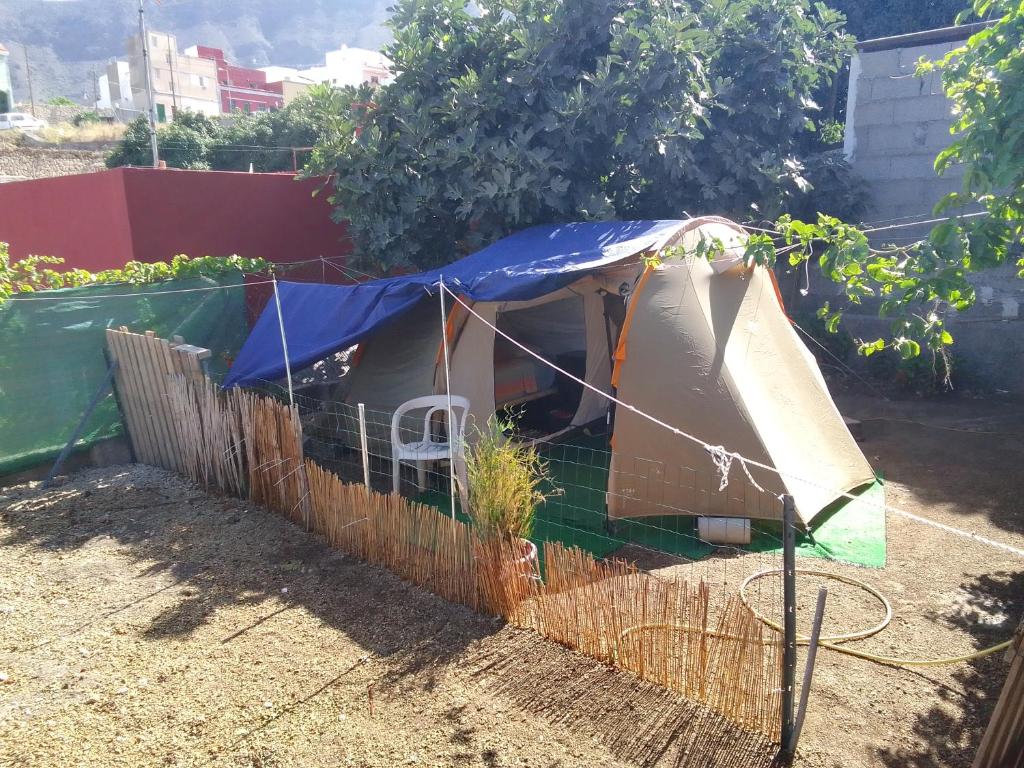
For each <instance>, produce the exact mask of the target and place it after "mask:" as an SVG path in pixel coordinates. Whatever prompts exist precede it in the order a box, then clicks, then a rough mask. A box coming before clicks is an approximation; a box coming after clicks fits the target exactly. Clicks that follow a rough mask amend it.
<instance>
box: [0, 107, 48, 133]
mask: <svg viewBox="0 0 1024 768" xmlns="http://www.w3.org/2000/svg"><path fill="white" fill-rule="evenodd" d="M47 125H48V123H47V122H46V121H45V120H40V119H39V118H37V117H32V115H29V114H26V113H25V112H5V113H4V114H2V115H0V131H10V130H13V129H15V128H18V129H20V130H23V131H37V130H39V129H40V128H45V127H46V126H47Z"/></svg>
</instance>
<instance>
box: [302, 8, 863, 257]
mask: <svg viewBox="0 0 1024 768" xmlns="http://www.w3.org/2000/svg"><path fill="white" fill-rule="evenodd" d="M841 21H842V18H841V16H840V15H839V14H837V13H835V12H832V11H830V10H828V9H827V8H825V7H824V6H822V5H820V4H816V5H814V6H813V7H812V6H811V5H810V4H809V3H808V2H807V1H806V0H692V3H691V4H686V3H682V4H681V3H662V2H658V1H657V0H611V1H610V2H609V0H576V1H575V2H567V3H558V4H544V3H537V2H535V1H534V0H486V1H485V2H478V3H476V4H475V6H473V9H471V8H470V7H469V6H467V5H466V3H465V2H463V0H429V1H424V0H401V1H400V2H399V3H398V5H397V7H396V8H395V11H394V15H393V17H392V19H391V22H390V24H391V28H392V30H393V32H394V37H395V40H394V42H393V44H392V45H391V46H390V47H389V48H388V49H387V51H386V52H387V54H388V56H389V57H390V58H391V59H392V60H393V61H394V63H395V71H396V77H395V80H394V82H393V83H392V84H391V85H388V86H386V87H384V88H382V89H380V90H379V91H377V92H376V93H374V94H372V98H367V100H365V101H364V100H362V99H359V98H355V97H354V96H353V97H352V98H351V107H352V109H351V112H350V114H349V115H348V118H347V119H348V121H349V122H350V123H351V124H352V125H353V127H354V129H353V130H352V131H350V132H349V133H345V132H343V131H335V132H334V134H333V136H334V140H335V145H334V146H332V147H329V148H327V147H323V146H321V147H318V158H319V159H320V160H321V161H323V162H325V163H329V164H330V165H332V166H333V167H334V169H335V170H336V177H335V189H334V194H333V197H332V200H333V202H334V204H335V205H336V207H337V208H336V210H337V214H338V216H340V217H344V218H347V219H348V220H349V221H350V226H351V229H350V231H351V232H352V234H353V235H354V237H355V238H356V240H357V242H358V243H359V246H360V254H361V256H362V257H363V259H364V260H365V261H367V262H368V263H370V264H372V265H374V266H376V267H378V268H381V269H388V268H394V267H418V268H423V267H430V266H434V265H437V264H443V263H445V262H448V261H451V260H453V259H455V258H457V257H458V256H460V255H462V254H464V253H466V252H468V251H471V250H473V249H475V248H477V247H479V246H481V245H483V244H486V243H488V242H491V241H493V240H495V239H497V238H499V237H501V236H503V235H505V234H507V233H508V232H510V231H512V230H515V229H520V228H523V227H526V226H529V225H532V224H538V223H544V222H553V221H565V220H574V219H595V218H613V217H620V218H637V217H666V216H672V217H678V216H681V215H682V214H683V212H684V211H690V212H694V213H696V212H705V211H713V212H715V213H723V214H733V215H738V216H749V215H750V214H751V213H754V212H760V215H773V216H774V215H777V214H778V213H780V212H781V211H785V210H788V209H789V208H790V206H791V205H796V204H797V203H798V202H803V201H805V195H806V194H807V192H808V191H809V189H810V185H809V183H808V181H807V179H806V178H805V177H804V176H803V174H802V171H803V168H804V158H805V157H807V156H809V155H811V154H812V153H814V152H815V151H816V150H817V149H818V147H816V146H815V141H814V140H813V138H811V139H809V138H808V137H809V135H810V134H811V132H812V131H813V130H814V128H815V117H816V114H817V111H818V108H817V105H816V104H815V102H814V95H815V93H816V92H817V91H818V90H819V89H820V88H821V87H822V86H823V85H825V84H826V83H827V81H828V79H829V78H830V76H831V75H832V74H833V73H834V72H835V71H836V68H837V67H838V65H839V63H840V60H841V58H842V56H843V55H844V54H845V53H846V52H847V51H848V50H849V46H850V41H849V39H848V38H847V37H846V36H845V35H844V33H843V32H842V29H841ZM350 95H351V94H350ZM342 122H344V120H342ZM840 165H841V164H840ZM836 213H840V211H836ZM842 213H847V211H842Z"/></svg>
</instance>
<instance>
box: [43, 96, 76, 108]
mask: <svg viewBox="0 0 1024 768" xmlns="http://www.w3.org/2000/svg"><path fill="white" fill-rule="evenodd" d="M46 103H47V104H49V105H50V106H51V107H76V106H78V105H77V104H75V102H73V101H72V100H71V99H69V98H68V97H67V96H55V97H54V98H52V99H50V100H49V101H47V102H46Z"/></svg>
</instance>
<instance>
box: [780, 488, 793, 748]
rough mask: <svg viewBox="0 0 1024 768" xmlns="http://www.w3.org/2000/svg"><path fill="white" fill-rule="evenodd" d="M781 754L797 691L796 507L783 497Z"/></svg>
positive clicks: (788, 735)
mask: <svg viewBox="0 0 1024 768" xmlns="http://www.w3.org/2000/svg"><path fill="white" fill-rule="evenodd" d="M782 604H783V615H782V629H783V633H782V635H783V643H784V645H783V648H782V751H783V752H784V753H786V754H792V750H791V746H792V744H793V743H794V742H793V731H794V729H793V698H794V694H795V692H796V690H795V689H796V507H795V505H794V504H793V497H792V496H790V495H788V494H787V495H785V496H783V497H782Z"/></svg>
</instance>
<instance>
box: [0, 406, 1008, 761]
mask: <svg viewBox="0 0 1024 768" xmlns="http://www.w3.org/2000/svg"><path fill="white" fill-rule="evenodd" d="M841 405H842V407H843V410H844V412H846V413H847V414H848V415H852V416H855V417H859V418H862V419H865V432H866V437H867V440H866V441H865V442H864V443H863V448H864V450H865V452H866V454H867V455H868V458H869V459H870V460H871V462H872V463H873V465H874V466H875V467H876V468H877V469H879V470H881V471H882V472H883V473H884V474H885V476H886V477H887V478H888V480H889V484H888V488H887V495H888V501H889V502H890V503H891V504H892V505H894V506H896V507H899V508H901V509H904V510H906V511H908V512H913V513H916V514H920V515H926V516H928V517H930V518H933V519H936V520H939V521H942V522H945V523H947V524H950V525H955V526H957V527H960V528H964V529H967V530H970V531H974V532H976V533H978V534H980V535H983V536H988V537H990V538H993V539H998V540H1000V541H1003V542H1006V543H1007V544H1011V545H1013V546H1017V547H1024V508H1022V505H1021V502H1020V499H1021V498H1022V491H1024V488H1022V486H1024V473H1021V472H1020V471H1019V470H1018V465H1019V463H1020V459H1021V456H1022V454H1024V437H1022V435H1024V408H1022V407H1021V406H1020V405H1019V404H1015V403H1009V402H1002V401H993V400H988V401H970V400H964V401H951V402H944V403H914V404H912V405H907V404H900V403H891V402H887V401H879V400H877V399H866V398H863V399H853V398H846V399H845V400H844V402H842V403H841ZM882 418H884V419H886V420H881V419H882ZM868 419H871V420H868ZM888 544H889V553H888V554H889V561H888V564H887V566H886V567H885V568H884V569H881V570H868V569H857V568H851V567H849V566H842V565H839V564H834V563H823V562H822V561H818V560H815V561H810V560H801V562H800V563H799V565H801V566H808V567H822V568H824V569H826V570H829V571H831V572H836V573H841V574H844V575H848V576H854V577H857V578H862V579H864V580H866V581H869V582H870V583H871V584H873V585H874V586H875V587H877V588H879V589H880V590H881V591H882V592H883V593H884V594H886V595H887V596H888V597H889V599H890V600H891V601H892V604H893V608H894V612H895V618H894V620H893V622H892V624H891V626H890V627H889V628H888V629H887V630H885V631H884V632H882V633H881V634H880V635H878V636H876V637H874V638H871V639H870V640H867V641H862V642H858V643H856V644H855V645H856V647H858V648H862V649H865V650H868V651H871V652H874V653H882V654H887V655H896V656H920V657H935V656H944V655H955V654H960V653H966V652H970V651H973V650H975V649H978V648H982V647H985V646H988V645H991V644H993V643H995V642H997V641H999V640H1002V639H1005V638H1006V637H1008V636H1009V635H1010V633H1011V632H1012V628H1013V627H1014V626H1015V624H1016V621H1017V620H1018V619H1019V617H1020V615H1021V613H1022V611H1024V560H1021V559H1018V558H1015V557H1014V556H1013V555H1010V554H1007V553H1003V552H1000V551H998V550H994V549H991V548H989V547H985V546H983V545H980V544H978V543H975V542H972V541H969V540H965V539H962V538H958V537H954V536H951V535H950V534H948V533H944V532H941V531H938V530H936V529H934V528H930V527H927V526H924V525H922V524H920V523H917V522H912V521H909V520H906V519H904V518H901V517H899V516H896V515H890V516H889V519H888ZM624 554H630V555H632V556H634V557H636V559H637V560H638V561H640V562H641V563H642V564H644V565H646V566H648V567H651V568H652V569H665V570H666V571H672V570H677V571H678V570H685V569H689V570H691V571H694V570H698V571H699V572H700V573H701V574H702V575H706V576H708V577H710V578H715V579H719V578H720V579H721V580H722V581H723V582H725V584H726V586H729V588H731V587H732V585H735V584H737V583H738V581H739V580H741V579H742V577H743V576H744V575H746V574H748V573H751V572H753V571H755V570H758V569H760V568H764V567H768V566H773V565H775V563H774V562H773V561H772V558H771V557H770V556H765V555H750V556H742V557H733V558H721V559H718V560H715V561H714V562H711V563H701V564H698V565H696V566H692V565H691V566H683V565H679V564H678V563H677V562H671V561H667V560H659V559H658V558H657V557H655V556H653V555H652V554H651V553H650V552H644V551H635V552H625V553H624ZM817 583H818V581H817V579H815V578H812V577H806V578H802V579H801V581H800V595H801V600H802V605H801V608H802V610H801V613H802V615H804V616H806V615H807V614H809V613H810V610H809V608H810V604H811V600H812V599H813V594H814V592H815V591H816V586H817ZM829 587H830V590H831V592H830V597H829V609H828V613H827V626H826V629H829V628H831V629H838V628H842V629H844V630H850V629H858V628H861V627H864V626H866V625H867V624H868V623H873V622H874V621H875V620H877V618H878V617H879V611H878V608H877V606H876V605H874V604H872V603H871V601H870V600H868V599H866V598H865V597H864V596H863V595H862V594H860V593H858V592H857V591H856V590H855V589H853V588H852V587H850V588H848V587H846V586H844V585H840V584H836V583H830V584H829ZM768 591H769V590H768V589H767V588H766V593H767V592H768ZM1005 670H1006V667H1005V665H1004V662H1003V661H1002V659H1001V657H999V656H993V657H989V658H986V659H983V660H979V661H974V662H971V663H967V664H958V665H955V666H951V667H928V668H922V669H919V670H916V671H910V670H905V669H894V668H890V667H884V666H880V665H877V664H873V663H869V662H866V661H862V660H858V659H852V658H848V657H845V656H840V655H837V654H835V653H832V652H827V651H823V652H822V654H821V655H820V656H819V667H818V672H817V675H816V677H815V680H814V685H813V688H812V692H811V703H810V709H809V714H808V719H807V724H806V726H805V730H804V735H803V739H802V741H801V750H800V755H799V757H798V760H797V764H798V765H801V766H808V768H826V767H828V768H832V767H833V766H844V767H845V766H876V765H884V766H920V767H921V768H924V767H925V766H929V767H931V766H968V765H969V764H970V761H971V757H972V756H973V751H974V748H975V747H976V745H977V743H978V741H979V740H980V736H981V732H982V730H983V728H984V725H985V723H986V722H987V718H988V716H989V714H990V713H991V709H992V707H993V705H994V700H995V697H996V696H997V695H998V691H999V687H1000V685H1001V683H1002V677H1003V676H1004V675H1005ZM371 702H372V703H371ZM716 744H717V745H718V746H717V747H716V746H713V745H716ZM767 754H768V749H767V745H766V744H765V743H763V742H759V741H758V740H756V739H752V738H749V737H748V738H744V737H742V736H741V735H738V734H736V733H735V731H732V730H731V729H728V728H724V727H723V725H722V723H721V722H720V720H719V719H718V718H717V717H715V716H713V715H710V714H708V713H706V712H703V711H701V710H699V709H698V708H696V707H695V706H693V705H691V704H688V703H687V702H684V701H681V700H679V699H678V697H675V696H673V695H671V694H669V693H667V692H665V691H663V690H660V689H658V688H656V687H654V686H651V685H647V684H644V683H640V682H638V681H636V680H635V678H633V677H631V676H630V675H627V674H623V673H618V672H615V671H613V670H610V669H607V668H606V667H604V666H602V665H599V664H596V663H594V662H592V661H590V660H588V659H586V658H584V657H581V656H579V655H576V654H573V653H571V652H569V651H567V650H565V649H562V648H560V647H558V646H556V645H554V644H552V643H549V642H546V641H543V640H541V639H539V638H538V637H537V636H535V635H533V634H532V633H529V632H522V631H517V630H513V629H510V628H508V627H503V626H501V625H500V624H499V623H496V622H494V621H491V620H490V619H487V618H484V617H481V616H478V615H475V614H473V613H472V612H470V611H468V610H466V609H464V608H461V607H459V606H454V605H450V604H448V603H445V602H444V601H442V600H440V599H438V598H436V597H434V596H432V595H429V594H427V593H425V592H423V591H421V590H418V589H416V588H413V587H411V586H409V585H407V584H404V583H403V582H401V581H399V580H398V579H396V578H394V577H393V576H391V575H390V574H388V573H386V572H384V571H381V570H380V569H377V568H374V567H372V566H368V565H366V564H363V563H361V562H358V561H356V560H354V559H352V558H348V557H345V556H343V555H341V554H339V553H337V552H332V551H330V550H328V549H326V548H325V547H324V546H323V545H322V543H321V542H320V541H319V540H318V539H317V538H316V537H313V536H309V535H307V534H305V533H303V532H302V531H301V530H299V529H297V528H296V527H294V526H292V525H290V524H289V523H287V522H285V521H283V520H281V519H280V518H278V517H276V516H274V515H273V514H271V513H269V512H265V511H263V510H260V509H253V508H251V507H250V506H249V505H247V504H246V503H245V502H242V501H238V500H234V499H228V498H215V497H211V496H208V495H206V494H204V493H203V492H202V491H200V490H198V489H197V488H196V487H195V486H193V485H192V484H190V483H188V482H186V481H184V480H181V479H179V478H176V477H173V476H171V475H169V474H167V473H164V472H161V471H158V470H153V469H150V468H146V467H141V466H132V467H120V468H112V469H107V470H95V471H91V472H86V473H83V474H80V475H77V476H75V477H73V478H70V479H69V480H67V481H65V482H64V483H63V484H60V485H58V486H56V487H54V488H52V489H50V490H49V491H47V492H41V491H39V490H38V489H37V488H35V487H32V486H19V487H16V488H10V489H5V490H4V491H0V766H8V765H9V766H52V765H68V766H100V765H102V766H107V765H132V766H142V765H146V766H148V765H159V766H204V765H222V766H253V767H254V768H255V767H260V768H271V767H274V766H329V765H330V766H335V765H343V766H344V765H352V766H374V767H376V766H395V765H434V766H449V765H456V766H511V765H530V766H584V765H585V766H645V767H647V766H651V767H653V766H668V765H678V766H684V765H686V766H690V765H693V766H696V765H701V766H716V765H717V766H728V765H732V766H764V765H768V764H769V763H770V760H768V759H767V758H766V755H767Z"/></svg>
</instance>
